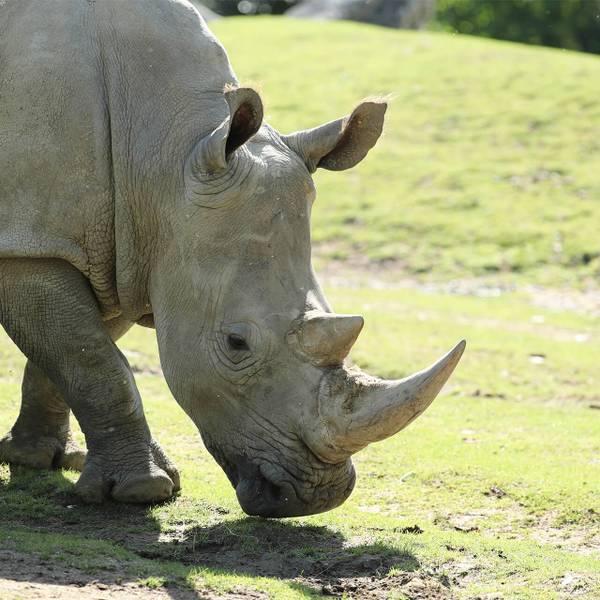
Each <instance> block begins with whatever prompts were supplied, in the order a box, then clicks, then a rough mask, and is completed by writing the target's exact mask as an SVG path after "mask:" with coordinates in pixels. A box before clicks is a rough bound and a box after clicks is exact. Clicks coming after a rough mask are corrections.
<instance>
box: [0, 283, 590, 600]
mask: <svg viewBox="0 0 600 600" xmlns="http://www.w3.org/2000/svg"><path fill="white" fill-rule="evenodd" d="M329 296H330V298H331V299H332V301H333V303H334V305H335V306H336V308H337V309H339V310H341V311H346V310H355V311H360V312H362V313H363V314H365V316H366V318H367V327H366V330H365V332H364V334H363V335H362V336H361V338H360V339H359V342H358V344H357V346H356V349H355V352H354V354H353V356H354V359H355V361H356V362H357V363H358V364H359V365H360V366H362V367H365V368H366V367H368V368H370V369H371V370H372V371H374V372H376V373H378V374H380V375H388V376H401V375H403V374H405V373H407V372H408V371H411V370H415V369H417V368H420V367H423V366H424V365H426V364H427V363H428V362H430V361H432V360H433V359H434V358H435V357H437V356H438V355H439V354H440V353H441V352H442V351H443V350H445V349H447V348H448V347H449V346H450V345H451V344H452V343H453V342H454V341H455V340H456V339H457V338H458V337H461V336H464V337H466V338H467V339H468V340H469V348H468V352H467V354H466V355H465V357H464V360H463V362H462V363H461V365H460V367H459V369H458V370H457V372H456V374H455V376H454V377H453V379H452V382H451V385H450V386H449V387H448V388H447V393H446V394H444V395H443V396H441V397H440V398H439V399H438V400H437V401H436V403H435V404H434V405H433V407H432V408H431V409H430V410H429V411H428V412H427V413H425V415H423V417H421V418H420V419H419V420H418V421H417V422H416V423H415V424H414V425H412V426H411V427H410V428H408V429H407V430H406V431H405V432H403V433H402V434H399V435H398V436H396V437H394V438H392V439H390V440H387V441H385V442H382V443H379V444H375V445H373V446H371V447H369V448H368V449H367V450H366V451H364V452H362V453H360V454H358V455H357V456H356V464H357V468H358V472H359V479H358V484H357V487H356V490H355V491H354V493H353V495H352V496H351V498H350V499H349V500H348V501H347V502H346V504H345V505H344V506H342V507H341V508H339V509H337V510H335V511H332V512H330V513H327V514H324V515H321V516H316V517H310V518H303V519H291V520H288V521H285V522H283V523H280V522H269V521H261V520H260V519H251V518H246V517H244V515H243V514H242V512H241V510H240V509H239V507H238V505H237V502H236V499H235V495H234V493H233V490H232V489H231V487H230V485H229V483H228V482H227V480H226V477H225V476H224V474H223V473H222V472H221V471H220V469H219V468H218V467H217V465H216V464H215V463H214V462H213V460H212V459H211V458H210V457H209V456H208V454H207V452H206V451H205V450H204V449H203V447H202V444H201V442H200V439H199V436H198V434H197V433H196V431H195V430H194V427H193V425H192V424H191V422H190V421H189V420H188V419H187V417H185V416H184V415H183V413H182V412H181V411H180V410H179V409H178V408H176V406H175V403H174V401H173V400H172V399H171V398H170V396H169V393H168V391H167V388H166V385H165V383H164V381H163V380H162V378H161V377H160V376H159V375H158V374H151V373H149V372H147V371H148V367H156V366H157V365H158V358H157V351H156V347H155V342H154V340H153V333H152V332H151V331H148V330H144V329H142V328H136V329H134V330H133V331H132V332H130V333H129V334H128V335H127V336H126V338H125V339H124V340H123V342H122V347H123V348H124V349H125V351H126V354H127V355H128V356H129V360H130V361H131V363H132V365H133V366H134V368H135V369H136V370H138V371H146V374H144V373H140V374H138V377H137V379H138V383H139V387H140V390H141V393H142V396H143V397H144V399H145V406H146V409H147V413H148V419H149V422H150V425H151V428H152V429H153V431H154V432H155V435H156V436H157V437H158V439H159V440H160V441H161V443H162V444H163V445H164V447H165V448H166V450H167V452H168V453H169V454H170V456H171V457H172V459H173V460H174V461H175V462H176V463H177V464H178V466H179V467H180V470H181V472H182V476H183V490H184V491H183V493H182V495H181V496H179V497H178V498H177V499H176V500H174V501H173V502H170V503H168V504H166V505H163V506H156V507H152V508H148V509H144V508H130V507H119V506H115V505H109V506H108V507H101V508H93V507H92V508H90V507H83V506H79V505H72V504H70V500H68V492H69V490H70V488H71V485H72V482H73V481H74V480H75V477H76V475H75V474H74V473H66V474H61V473H44V474H39V473H37V472H33V471H27V470H24V469H14V470H13V473H12V475H11V474H10V473H9V469H8V468H7V467H0V481H1V482H2V484H1V485H2V486H3V487H2V493H1V495H0V505H1V510H2V514H3V522H2V526H1V528H0V536H1V537H0V540H2V541H1V542H0V546H2V545H4V544H7V543H10V544H12V546H11V547H16V548H20V549H21V550H22V551H24V552H27V553H34V554H35V555H38V556H41V557H42V559H45V560H46V561H51V562H52V561H59V562H61V564H62V563H64V564H66V565H68V566H76V567H77V568H79V569H82V570H83V571H85V572H91V573H98V574H100V575H99V577H101V576H102V574H103V573H106V572H107V571H108V572H110V571H111V570H112V569H113V566H112V565H113V563H114V561H118V563H119V569H120V572H121V576H122V577H123V578H125V579H127V580H131V581H139V582H141V583H143V584H144V585H146V586H148V587H149V588H151V589H153V588H157V587H159V586H162V585H166V584H171V585H179V586H184V587H186V586H187V587H189V586H192V587H197V588H198V589H203V590H204V589H206V588H207V587H208V588H210V589H212V590H217V591H220V592H222V593H227V591H228V590H231V589H233V588H235V587H236V586H241V587H243V588H252V589H254V588H256V589H259V590H262V591H264V592H265V593H267V594H269V595H270V596H271V597H274V598H287V597H289V598H302V597H308V596H310V595H311V594H317V595H318V593H319V588H318V586H317V588H316V592H315V591H314V589H315V588H314V580H315V579H319V580H323V579H324V578H326V577H327V576H328V572H329V571H331V572H332V573H333V574H334V575H335V576H336V577H341V578H342V579H344V578H360V577H367V576H368V575H375V576H378V577H379V578H380V580H381V581H386V580H387V581H388V582H390V585H391V589H392V590H393V589H394V585H395V584H394V582H396V583H397V580H396V579H394V574H396V575H397V574H398V573H399V572H400V573H405V572H409V573H410V572H415V571H417V572H419V573H424V574H425V575H424V576H427V577H429V578H431V579H432V580H434V581H440V582H442V584H443V583H444V582H445V583H446V585H448V586H450V588H451V590H452V593H453V594H455V596H456V597H461V598H473V597H475V596H476V595H477V594H482V593H488V592H495V591H502V592H504V593H505V594H506V595H507V596H506V597H510V598H531V599H538V598H558V597H559V595H558V593H559V592H560V591H561V589H562V588H561V582H562V581H564V580H565V577H575V581H578V582H579V584H580V585H581V586H582V588H581V590H580V591H581V592H582V595H581V597H582V598H590V599H591V598H595V597H597V596H598V594H600V575H599V573H600V547H599V546H598V544H599V543H600V539H599V537H600V536H598V530H599V529H600V500H599V495H598V487H599V485H600V420H599V418H598V411H597V410H595V409H593V408H590V407H591V406H597V405H598V375H597V368H596V365H597V364H598V362H599V360H600V348H599V347H598V344H597V339H598V336H599V335H600V328H599V327H598V324H597V323H596V322H594V320H592V319H591V318H587V317H585V316H580V315H577V314H574V313H562V312H554V311H549V310H543V309H539V308H537V307H533V306H532V305H531V302H530V298H529V297H527V296H525V295H522V294H506V295H504V296H502V297H500V298H496V299H493V300H490V299H482V298H465V297H457V296H449V295H448V296H447V295H442V294H428V293H425V292H423V291H415V290H386V291H370V290H362V289H361V290H353V291H352V297H351V298H349V297H348V295H347V290H344V289H330V290H329ZM542 320H543V323H540V321H542ZM585 335H587V336H588V337H587V338H584V337H582V336H585ZM575 340H584V341H575ZM3 348H4V358H3V363H2V365H3V368H2V371H1V376H2V377H3V386H2V388H1V389H0V414H1V415H2V417H1V419H0V423H1V425H2V427H3V428H4V429H7V428H8V427H9V426H10V424H11V422H12V420H13V419H14V416H15V414H16V410H17V403H16V399H17V397H18V388H19V380H18V376H19V373H20V367H21V366H22V359H20V358H19V356H18V353H17V351H16V350H15V349H13V348H11V347H10V346H9V345H8V344H3ZM531 354H536V355H545V361H544V362H543V363H542V364H536V363H533V362H531V361H530V355H531ZM6 364H10V365H11V369H12V372H9V371H8V369H7V368H6V367H4V365H6ZM65 498H67V499H66V500H65ZM415 525H417V526H418V529H416V530H415V531H416V532H412V531H413V530H412V529H411V528H412V527H414V526H415ZM57 532H61V533H60V534H58V533H57ZM594 536H595V537H594ZM98 538H100V539H98ZM364 556H367V557H370V558H369V560H371V561H372V564H371V563H369V564H366V566H365V564H364V563H363V562H362V561H363V557H364ZM142 557H144V558H142ZM265 557H266V559H265ZM324 564H325V565H326V567H324V566H323V565H324ZM282 565H288V566H287V567H286V566H282ZM324 569H325V572H324V573H321V571H323V570H324ZM401 589H402V588H401V585H400V584H398V590H401ZM409 597H410V596H409Z"/></svg>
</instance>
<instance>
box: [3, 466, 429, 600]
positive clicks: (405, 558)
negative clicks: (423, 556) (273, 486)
mask: <svg viewBox="0 0 600 600" xmlns="http://www.w3.org/2000/svg"><path fill="white" fill-rule="evenodd" d="M174 502H177V500H174ZM199 509H200V512H201V513H204V514H206V513H207V512H208V514H207V519H206V520H207V521H213V522H214V519H215V517H217V518H219V510H218V508H217V509H216V510H215V507H207V506H206V505H199ZM0 511H1V512H2V515H3V518H2V520H1V523H2V527H3V528H4V532H6V531H7V528H9V529H8V530H9V531H10V530H11V529H12V530H13V531H14V532H15V535H16V536H18V535H20V534H19V533H18V532H21V533H22V532H25V533H26V534H27V535H28V538H27V539H29V541H30V548H29V550H28V552H30V553H32V554H34V555H37V556H38V557H39V556H44V553H47V544H48V539H50V538H49V536H51V535H54V534H60V536H61V540H62V541H61V542H60V543H59V542H57V541H56V540H55V539H54V538H53V539H54V541H53V542H52V543H53V544H54V548H56V547H61V546H63V545H64V547H65V548H67V549H66V550H65V552H66V553H67V558H68V560H67V562H66V563H64V561H63V563H62V566H61V567H60V569H59V571H62V575H61V576H60V575H59V576H58V577H57V574H56V573H54V572H52V569H50V570H49V568H48V565H49V564H51V563H52V560H46V561H45V566H44V567H43V568H42V569H40V567H39V565H38V566H37V567H35V568H34V567H32V568H31V569H29V568H26V569H19V570H18V571H19V577H20V580H21V581H24V580H28V581H32V582H42V583H47V584H53V585H57V584H59V583H63V584H65V583H66V584H69V583H68V581H71V583H70V585H87V584H89V583H91V582H94V581H95V582H100V583H101V584H104V585H109V586H111V585H117V584H118V585H127V584H128V582H129V584H131V583H134V582H137V581H138V580H139V579H141V578H143V577H150V576H152V575H153V574H159V573H161V572H164V571H165V570H167V571H168V570H169V569H175V571H177V572H178V573H179V575H178V576H177V577H176V579H177V578H178V579H179V580H180V581H179V582H178V583H179V585H178V586H167V587H163V588H162V589H163V591H165V592H167V593H168V594H170V595H171V597H173V598H177V599H180V598H182V599H186V598H199V597H203V598H206V594H205V592H203V593H202V594H203V595H198V594H197V592H195V591H193V590H191V589H189V588H186V587H185V585H184V581H185V577H186V576H187V574H189V573H191V572H193V571H194V570H195V569H198V568H200V569H207V570H209V571H210V572H211V573H213V574H216V575H232V574H236V575H245V576H249V577H269V578H274V579H280V580H286V581H289V580H294V581H293V583H291V582H290V585H292V586H293V587H294V588H296V589H297V590H298V591H303V592H304V593H307V594H309V595H310V594H312V593H315V591H316V590H319V591H321V590H325V589H326V588H328V587H329V588H331V586H334V588H335V586H336V585H337V584H339V582H340V581H341V580H343V581H345V582H348V581H355V580H357V579H360V578H370V580H372V581H374V580H383V579H385V578H386V576H387V575H388V573H389V571H390V569H392V568H394V569H395V570H396V571H400V572H405V573H406V572H413V571H416V570H417V569H418V568H419V566H420V565H419V562H418V560H417V559H416V558H415V556H414V555H413V554H412V553H411V552H410V551H409V550H408V549H407V550H399V549H398V548H395V547H393V546H389V545H386V544H384V543H374V544H360V543H358V544H357V543H355V542H353V543H350V542H349V541H348V540H346V539H345V538H344V537H343V536H342V535H341V534H340V533H338V532H337V531H334V530H332V529H330V528H329V527H326V526H316V525H303V524H302V523H301V522H299V521H275V520H265V519H259V518H255V517H245V518H238V519H232V520H224V518H219V522H217V523H214V524H211V525H206V526H204V525H186V524H185V522H182V523H177V521H173V520H172V519H171V520H170V521H169V526H168V527H166V528H165V527H164V524H163V527H161V522H159V520H158V518H157V517H156V516H155V514H156V511H153V510H152V509H149V508H147V507H141V506H132V505H121V504H116V503H111V502H109V503H106V504H104V505H102V506H85V505H81V504H79V503H78V501H77V499H76V498H75V497H74V496H73V495H72V483H71V482H70V481H69V480H68V479H67V478H65V477H64V475H63V474H62V473H61V472H42V471H32V470H29V469H22V468H13V469H11V476H10V480H9V481H8V482H5V483H2V482H0ZM32 534H33V535H32ZM36 536H37V537H36ZM38 538H39V544H38ZM63 538H64V539H63ZM69 540H71V541H69ZM31 543H33V546H32V547H31ZM57 544H58V546H57ZM78 544H79V545H80V546H81V547H82V548H83V547H84V546H86V545H87V546H90V545H91V546H90V547H93V545H94V544H96V545H97V546H98V548H97V550H95V551H94V553H92V554H94V556H95V557H96V560H93V559H92V560H88V558H87V557H86V556H85V553H84V552H83V550H82V551H81V552H82V554H81V555H80V556H77V548H78ZM107 544H108V545H107ZM38 546H39V547H38ZM36 548H37V549H36ZM15 550H18V545H17V546H15V547H13V548H10V547H9V551H11V552H14V551H15ZM120 550H126V551H128V552H129V553H130V555H131V557H133V559H136V560H137V559H139V560H141V561H143V563H144V564H145V565H146V567H144V569H142V570H141V571H139V569H138V572H137V573H136V576H135V577H132V576H131V574H130V573H129V572H128V571H127V569H125V568H121V567H120V566H118V560H117V561H116V562H115V560H114V556H110V554H111V552H114V553H115V555H118V551H120ZM3 551H6V548H5V547H4V545H3V544H0V577H4V578H8V579H10V578H11V576H12V578H13V579H14V578H16V573H15V571H14V570H12V569H6V568H2V567H3V566H6V558H5V559H4V560H3V559H2V555H1V552H3ZM73 554H75V556H73ZM19 560H21V564H22V565H25V564H26V563H27V561H25V562H23V560H24V559H22V557H21V558H20V559H19ZM61 560H63V559H61ZM9 562H14V559H13V560H10V559H9ZM173 564H175V565H178V566H177V568H175V567H172V565H173ZM66 565H71V567H70V568H71V571H69V569H66V570H65V566H66ZM107 565H108V566H107ZM153 565H154V566H155V567H156V568H153ZM175 571H173V572H175ZM11 573H12V575H11ZM23 577H25V579H23ZM27 577H29V579H27ZM61 577H62V579H63V580H62V581H61ZM119 582H120V583H119ZM123 582H124V583H123ZM334 595H336V594H334Z"/></svg>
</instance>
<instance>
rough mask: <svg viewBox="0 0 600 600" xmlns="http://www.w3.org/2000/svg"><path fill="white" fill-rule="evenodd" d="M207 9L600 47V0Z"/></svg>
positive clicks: (230, 4)
mask: <svg viewBox="0 0 600 600" xmlns="http://www.w3.org/2000/svg"><path fill="white" fill-rule="evenodd" d="M196 3H197V4H202V5H203V6H204V7H206V9H207V10H206V14H207V15H209V16H212V17H213V18H214V17H216V16H218V15H261V14H263V15H264V14H274V15H275V14H286V15H287V16H296V17H306V18H314V19H350V20H353V21H361V22H365V23H374V24H377V25H383V26H385V27H400V28H404V29H423V28H425V29H437V30H442V31H451V32H455V33H465V34H470V35H479V36H484V37H491V38H496V39H500V40H510V41H513V42H522V43H524V44H540V45H544V46H555V47H557V48H568V49H570V50H581V51H584V52H594V53H596V54H598V53H600V0H495V1H494V0H491V1H485V0H205V1H204V2H196Z"/></svg>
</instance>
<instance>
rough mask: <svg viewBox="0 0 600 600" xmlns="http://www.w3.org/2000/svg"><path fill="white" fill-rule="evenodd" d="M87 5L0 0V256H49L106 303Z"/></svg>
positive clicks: (106, 216)
mask: <svg viewBox="0 0 600 600" xmlns="http://www.w3.org/2000/svg"><path fill="white" fill-rule="evenodd" d="M95 43H96V38H95V35H94V34H93V23H91V22H90V11H89V5H88V3H87V2H82V1H80V0H55V1H54V2H42V1H34V0H6V1H5V2H0V57H1V58H0V256H2V257H15V256H18V257H55V258H62V259H65V260H68V261H69V262H71V263H72V264H73V265H74V266H75V267H77V268H78V269H79V270H81V271H82V272H83V273H84V274H85V275H86V276H87V277H88V278H89V279H90V281H91V283H92V285H93V287H94V289H95V292H96V294H97V295H98V298H99V300H100V302H101V305H102V306H103V308H104V309H105V311H108V312H110V310H111V307H112V308H114V304H115V303H116V300H115V299H114V298H112V296H113V288H114V286H113V284H112V282H113V279H114V276H113V274H112V272H111V271H112V265H113V264H114V258H113V257H112V256H111V253H112V251H113V248H114V237H113V226H112V214H113V207H112V194H111V180H110V165H109V153H108V146H107V139H108V133H107V119H106V110H105V106H104V104H103V93H102V82H101V77H100V73H99V69H98V60H97V56H98V53H97V48H95V47H94V46H95Z"/></svg>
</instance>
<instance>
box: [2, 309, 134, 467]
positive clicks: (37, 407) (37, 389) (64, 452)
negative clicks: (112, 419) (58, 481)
mask: <svg viewBox="0 0 600 600" xmlns="http://www.w3.org/2000/svg"><path fill="white" fill-rule="evenodd" d="M131 325H132V323H131V322H128V321H126V320H124V319H123V318H121V317H116V318H114V319H111V320H110V321H104V327H105V329H106V330H107V332H108V334H109V335H110V337H111V339H112V340H113V341H115V342H116V341H117V340H118V339H119V338H120V337H121V336H122V335H123V334H125V333H126V332H127V330H128V329H129V328H130V327H131ZM70 413H71V410H70V409H69V406H68V404H67V403H66V402H65V401H64V399H63V397H62V396H61V394H60V392H59V391H58V390H57V389H56V386H55V385H54V384H53V383H52V382H51V381H50V379H48V377H47V376H46V375H45V373H44V372H43V371H42V370H41V369H39V368H38V367H36V366H35V364H34V363H32V362H31V361H30V360H28V361H27V364H26V365H25V372H24V374H23V384H22V386H21V410H20V411H19V416H18V417H17V420H16V422H15V424H14V425H13V427H12V429H11V430H10V432H9V433H8V434H7V435H5V436H4V438H2V439H0V462H6V463H10V464H17V465H23V466H26V467H31V468H34V469H59V468H64V469H73V470H75V471H81V470H82V469H83V465H84V462H85V454H86V453H85V451H84V450H82V449H81V448H79V447H78V446H77V444H75V442H74V441H73V440H72V438H71V432H70V425H69V415H70Z"/></svg>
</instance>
